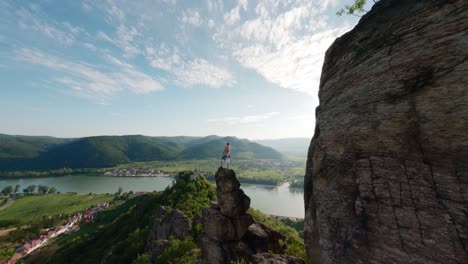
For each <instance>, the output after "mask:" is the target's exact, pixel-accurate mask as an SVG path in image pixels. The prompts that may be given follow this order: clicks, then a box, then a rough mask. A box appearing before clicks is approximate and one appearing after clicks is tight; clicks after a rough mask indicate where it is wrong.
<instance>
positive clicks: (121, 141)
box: [0, 134, 283, 171]
mask: <svg viewBox="0 0 468 264" xmlns="http://www.w3.org/2000/svg"><path fill="white" fill-rule="evenodd" d="M226 142H230V143H231V145H232V146H233V159H251V158H252V159H281V158H283V155H282V154H281V153H279V152H278V151H276V150H274V149H273V148H270V147H266V146H263V145H260V144H258V143H255V142H252V141H250V140H248V139H239V138H237V137H220V136H213V135H211V136H207V137H188V136H187V137H186V136H177V137H149V136H143V135H124V136H92V137H83V138H54V137H44V136H15V135H5V134H0V170H3V171H13V170H31V169H57V168H65V167H66V168H101V167H112V166H116V165H120V164H125V163H129V162H136V161H153V160H192V159H214V158H220V157H221V155H222V147H223V146H224V144H225V143H226Z"/></svg>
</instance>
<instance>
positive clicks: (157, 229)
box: [146, 206, 192, 260]
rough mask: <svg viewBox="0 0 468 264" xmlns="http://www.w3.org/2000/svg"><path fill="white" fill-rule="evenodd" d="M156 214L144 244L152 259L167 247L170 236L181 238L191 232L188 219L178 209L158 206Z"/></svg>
mask: <svg viewBox="0 0 468 264" xmlns="http://www.w3.org/2000/svg"><path fill="white" fill-rule="evenodd" d="M156 215H157V217H156V219H155V220H154V223H153V226H152V228H151V230H150V232H149V235H148V242H147V246H146V252H148V253H149V254H150V256H151V258H152V259H153V260H154V259H156V258H157V256H159V255H160V254H161V253H162V252H163V251H164V250H165V249H166V248H167V247H168V242H169V238H170V237H174V238H177V239H180V240H183V239H185V238H186V237H187V236H189V235H190V234H191V232H192V229H191V226H190V221H189V219H188V218H187V216H185V214H184V213H183V212H182V211H180V210H177V209H168V208H166V207H163V206H160V207H159V208H158V209H157V212H156Z"/></svg>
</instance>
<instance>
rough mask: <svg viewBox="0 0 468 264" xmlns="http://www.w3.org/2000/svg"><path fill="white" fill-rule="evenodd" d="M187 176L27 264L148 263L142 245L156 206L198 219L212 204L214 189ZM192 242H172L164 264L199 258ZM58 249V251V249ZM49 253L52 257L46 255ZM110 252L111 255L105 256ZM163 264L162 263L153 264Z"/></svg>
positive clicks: (61, 241)
mask: <svg viewBox="0 0 468 264" xmlns="http://www.w3.org/2000/svg"><path fill="white" fill-rule="evenodd" d="M191 175H192V172H184V173H180V175H179V176H178V181H177V183H176V184H175V185H174V186H172V187H171V188H168V189H167V190H165V191H163V192H158V193H152V194H146V195H143V196H139V197H136V198H134V199H131V200H129V201H127V202H125V203H124V204H122V205H120V206H117V207H115V208H113V209H111V210H108V211H105V212H102V213H101V214H99V215H97V217H96V218H95V221H94V223H92V224H90V225H87V226H83V228H82V229H81V230H80V231H78V232H76V233H74V234H72V235H69V236H63V237H59V238H58V239H57V240H56V242H55V243H53V244H52V245H50V246H48V247H47V248H45V249H44V250H42V252H41V253H39V254H37V255H36V256H33V257H32V258H30V259H29V261H30V263H102V262H103V260H105V262H106V263H132V262H133V261H134V263H147V256H146V255H145V254H144V248H145V245H146V239H147V236H148V232H149V229H148V228H149V227H151V224H152V221H154V218H155V213H156V208H157V207H158V206H159V205H163V206H171V207H173V208H178V209H180V210H181V211H183V212H184V213H185V214H186V215H187V216H189V217H190V216H193V215H194V214H196V213H201V210H202V209H203V208H206V207H208V206H210V200H212V199H214V198H215V190H214V186H213V184H211V183H210V182H208V181H207V180H206V178H204V177H203V176H201V175H200V176H199V177H198V179H197V180H195V181H192V180H190V176H191ZM195 241H196V240H195V238H194V237H189V238H187V239H186V240H184V241H178V240H171V242H170V246H169V248H168V249H167V250H166V252H164V253H163V254H162V255H161V258H163V259H166V260H168V259H170V260H177V261H179V260H180V261H182V262H173V263H193V262H184V261H189V260H190V259H195V258H197V257H198V254H199V250H198V249H197V248H198V246H197V244H196V243H195ZM58 245H60V247H59V248H57V246H58ZM51 251H53V254H52V253H51ZM110 252H112V254H109V253H110ZM158 263H167V262H158Z"/></svg>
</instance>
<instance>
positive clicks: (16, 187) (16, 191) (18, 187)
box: [14, 184, 21, 193]
mask: <svg viewBox="0 0 468 264" xmlns="http://www.w3.org/2000/svg"><path fill="white" fill-rule="evenodd" d="M20 187H21V185H19V184H16V185H15V191H14V193H18V191H19V189H20Z"/></svg>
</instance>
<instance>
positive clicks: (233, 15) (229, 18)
mask: <svg viewBox="0 0 468 264" xmlns="http://www.w3.org/2000/svg"><path fill="white" fill-rule="evenodd" d="M247 6H248V2H247V0H239V1H238V2H237V5H236V6H235V7H234V8H232V9H231V11H229V12H228V13H226V14H224V22H225V23H226V24H228V25H234V24H235V23H237V22H239V21H240V10H241V9H243V10H244V11H246V10H247Z"/></svg>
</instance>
